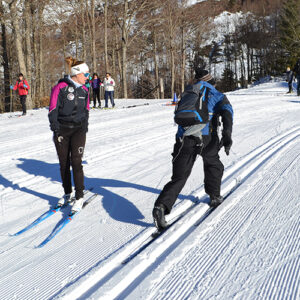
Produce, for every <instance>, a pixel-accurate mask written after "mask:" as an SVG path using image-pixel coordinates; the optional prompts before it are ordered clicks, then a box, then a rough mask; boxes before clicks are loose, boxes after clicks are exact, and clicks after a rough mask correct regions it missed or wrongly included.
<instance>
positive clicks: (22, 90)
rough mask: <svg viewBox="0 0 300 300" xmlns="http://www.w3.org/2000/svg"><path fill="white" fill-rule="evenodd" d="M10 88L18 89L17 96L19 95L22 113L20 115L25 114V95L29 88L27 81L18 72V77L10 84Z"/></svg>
mask: <svg viewBox="0 0 300 300" xmlns="http://www.w3.org/2000/svg"><path fill="white" fill-rule="evenodd" d="M10 88H11V89H12V90H14V91H15V90H18V92H19V96H20V102H21V105H22V110H23V114H22V116H25V115H26V97H27V95H28V90H29V89H30V86H29V84H28V82H27V81H26V80H25V79H24V76H23V74H22V73H20V74H19V79H18V80H17V82H16V84H15V86H12V85H11V86H10Z"/></svg>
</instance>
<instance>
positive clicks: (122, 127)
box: [0, 82, 300, 300]
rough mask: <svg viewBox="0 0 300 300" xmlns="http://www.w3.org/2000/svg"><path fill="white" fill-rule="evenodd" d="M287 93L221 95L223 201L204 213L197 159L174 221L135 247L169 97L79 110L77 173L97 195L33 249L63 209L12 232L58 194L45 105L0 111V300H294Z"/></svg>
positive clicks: (164, 168)
mask: <svg viewBox="0 0 300 300" xmlns="http://www.w3.org/2000/svg"><path fill="white" fill-rule="evenodd" d="M286 91H287V84H286V83H283V82H274V83H264V84H261V85H258V86H255V87H253V88H250V89H248V90H239V91H236V92H232V93H229V94H227V95H228V98H229V100H230V102H231V103H232V105H233V108H234V113H235V115H234V128H233V130H234V131H233V142H234V144H233V147H232V151H231V154H230V156H226V155H225V153H224V150H223V149H222V151H221V152H220V156H221V159H222V161H223V163H224V165H225V173H224V180H223V184H222V191H223V194H224V195H225V196H226V200H225V202H224V203H223V204H222V205H221V206H219V207H218V208H217V209H215V210H213V211H211V210H210V209H209V206H208V204H207V203H208V199H207V197H206V195H205V194H204V191H203V171H202V161H201V158H199V159H198V160H197V162H196V163H195V166H194V169H193V172H192V175H191V177H190V178H189V180H188V182H187V184H186V186H185V188H184V189H183V191H182V193H181V194H180V197H179V199H178V201H177V202H176V206H175V207H174V209H173V211H172V214H171V215H170V217H169V219H168V220H169V222H173V221H175V223H174V225H173V226H172V227H170V228H169V229H168V230H167V231H166V232H165V233H164V234H163V235H162V236H161V237H159V238H158V239H156V240H155V241H154V242H152V243H149V245H148V246H147V247H144V245H146V244H147V243H148V242H149V241H150V240H151V234H152V233H153V232H154V231H155V228H154V226H153V223H152V216H151V213H152V208H153V204H154V201H155V199H156V197H157V196H158V194H159V192H160V191H161V189H162V188H163V186H164V184H165V183H167V181H168V180H169V179H170V176H171V155H170V153H171V151H172V147H173V143H174V135H175V132H176V127H175V126H173V110H174V108H173V107H169V106H164V105H163V103H165V102H166V101H162V100H127V101H124V100H119V101H118V100H117V101H116V104H117V105H116V106H117V108H116V109H114V110H107V111H103V110H92V111H91V112H90V126H89V132H88V136H87V145H86V149H85V158H84V172H85V183H86V188H91V187H93V191H92V192H93V193H97V194H98V195H97V196H96V198H94V199H93V201H92V202H91V203H90V204H89V205H87V206H86V208H85V209H84V210H83V211H82V212H81V213H79V214H78V215H77V216H75V217H74V220H72V221H71V222H70V223H69V224H68V225H67V226H66V227H65V228H63V229H62V230H61V231H60V232H59V233H58V234H57V235H56V236H55V237H54V238H53V239H52V240H50V241H49V242H48V243H46V244H45V245H44V246H41V245H43V242H45V241H47V238H48V237H49V236H51V234H52V233H53V232H55V231H56V230H57V228H59V226H60V225H61V224H62V222H63V220H65V219H66V218H67V215H68V213H69V210H70V209H69V208H64V209H63V210H61V211H60V212H57V213H55V214H54V215H53V216H51V217H49V218H48V219H46V220H44V221H43V222H41V223H40V224H38V225H37V226H35V227H33V228H31V229H29V230H28V231H26V232H24V233H22V234H20V235H18V236H13V234H15V233H17V232H19V231H20V230H22V229H24V228H26V227H27V226H28V225H30V224H32V223H33V222H34V221H35V220H36V219H38V218H39V217H41V216H43V215H44V213H45V212H47V211H48V210H49V209H51V208H53V207H54V205H55V204H56V202H57V200H58V198H59V197H60V196H62V192H63V190H62V187H61V183H60V177H59V165H58V160H57V156H56V152H55V148H54V144H53V142H52V135H51V132H50V130H49V125H48V118H47V110H46V109H41V110H34V111H30V112H29V114H28V115H27V116H26V117H17V116H16V115H17V113H12V114H3V115H0V125H1V127H0V155H1V165H0V176H1V177H0V193H1V194H0V201H1V203H0V209H1V212H0V216H1V223H0V273H1V277H0V299H3V300H8V299H22V300H24V299H31V300H32V299H39V300H40V299H222V300H223V299H299V298H300V291H299V279H300V271H299V270H300V262H299V257H300V255H299V254H300V247H299V241H300V236H299V229H300V227H299V218H300V214H299V203H300V202H299V200H300V188H299V186H300V179H299V178H300V118H299V115H300V98H299V97H297V96H295V94H293V95H286V94H285V93H286ZM147 103H149V105H143V104H147ZM134 104H138V106H136V107H131V108H124V107H127V106H133V105H134ZM90 195H91V192H88V193H87V195H86V197H89V196H90ZM178 218H179V219H178ZM177 219H178V221H176V220H177ZM141 249H142V250H141Z"/></svg>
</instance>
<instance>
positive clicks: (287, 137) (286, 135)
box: [90, 129, 299, 290]
mask: <svg viewBox="0 0 300 300" xmlns="http://www.w3.org/2000/svg"><path fill="white" fill-rule="evenodd" d="M297 131H299V129H297V130H291V131H290V132H288V133H287V134H285V135H282V136H281V137H280V139H278V140H277V141H275V142H274V143H272V142H271V145H269V146H268V147H267V148H266V149H264V150H262V152H267V151H270V149H272V148H273V147H274V145H276V144H278V143H280V142H282V141H284V140H285V139H289V136H290V135H291V134H293V133H294V134H295V132H296V133H297ZM296 138H297V136H296V137H294V138H293V139H292V140H295V139H296ZM288 142H289V141H288ZM288 142H287V143H288ZM266 144H267V143H266ZM284 146H286V145H284ZM258 148H259V147H258ZM284 148H286V147H284ZM277 152H278V150H276V151H275V152H274V153H275V154H274V153H273V154H272V155H271V158H272V157H273V156H274V155H276V153H277ZM254 159H255V157H254V158H251V159H250V160H249V162H251V161H252V160H254ZM268 160H270V158H269V159H268ZM249 162H248V163H249ZM246 164H247V163H245V164H244V165H246ZM263 164H265V162H262V163H261V164H260V165H259V167H261V166H262V165H263ZM244 165H243V166H244ZM243 166H242V167H243ZM242 167H241V168H242ZM233 174H234V172H233ZM230 176H233V175H232V174H231V175H229V177H230ZM246 213H247V212H246ZM91 289H92V288H90V290H91Z"/></svg>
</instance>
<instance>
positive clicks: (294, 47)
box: [279, 0, 300, 64]
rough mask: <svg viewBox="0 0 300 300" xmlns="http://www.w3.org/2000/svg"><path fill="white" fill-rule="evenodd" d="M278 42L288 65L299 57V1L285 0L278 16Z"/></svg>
mask: <svg viewBox="0 0 300 300" xmlns="http://www.w3.org/2000/svg"><path fill="white" fill-rule="evenodd" d="M279 28H280V41H281V45H282V47H283V49H285V50H286V54H287V59H286V61H287V62H289V63H292V64H293V63H295V61H296V60H297V58H298V57H300V0H286V1H285V2H284V4H283V8H282V11H281V15H280V26H279Z"/></svg>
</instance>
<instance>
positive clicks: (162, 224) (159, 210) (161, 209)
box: [152, 204, 168, 231]
mask: <svg viewBox="0 0 300 300" xmlns="http://www.w3.org/2000/svg"><path fill="white" fill-rule="evenodd" d="M152 216H153V219H154V224H155V226H156V228H157V229H158V230H159V231H160V230H164V229H165V228H166V227H167V226H168V224H167V222H166V219H165V206H164V205H163V204H159V205H158V206H154V208H153V211H152Z"/></svg>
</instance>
